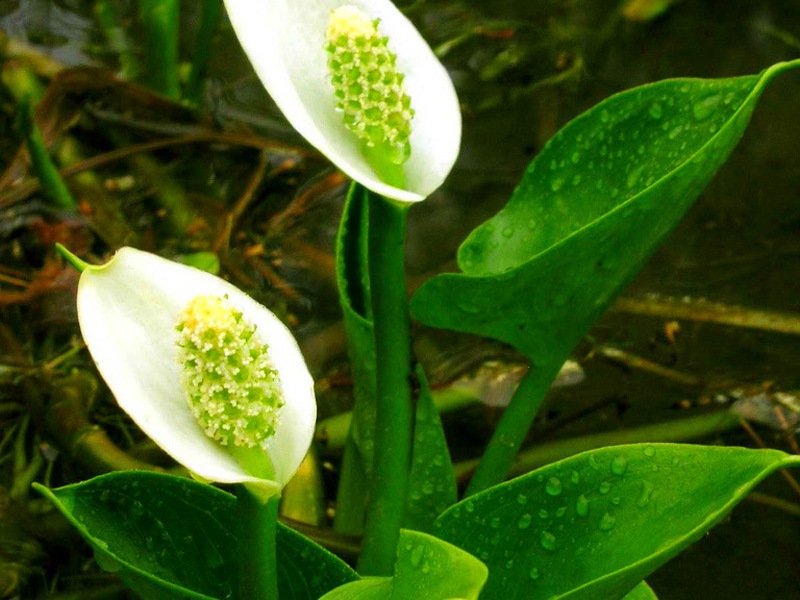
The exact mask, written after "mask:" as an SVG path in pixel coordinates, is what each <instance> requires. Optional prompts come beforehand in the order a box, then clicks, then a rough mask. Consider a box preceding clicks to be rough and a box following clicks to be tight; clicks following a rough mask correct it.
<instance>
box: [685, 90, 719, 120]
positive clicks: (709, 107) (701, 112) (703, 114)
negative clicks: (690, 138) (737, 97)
mask: <svg viewBox="0 0 800 600" xmlns="http://www.w3.org/2000/svg"><path fill="white" fill-rule="evenodd" d="M721 100H722V94H715V95H713V96H709V97H708V98H706V99H704V100H701V101H700V102H696V103H695V105H694V107H692V114H693V115H694V118H695V119H697V120H698V121H700V120H702V119H707V118H708V117H710V116H711V114H712V113H713V112H714V109H715V108H716V107H717V105H718V104H719V103H720V101H721Z"/></svg>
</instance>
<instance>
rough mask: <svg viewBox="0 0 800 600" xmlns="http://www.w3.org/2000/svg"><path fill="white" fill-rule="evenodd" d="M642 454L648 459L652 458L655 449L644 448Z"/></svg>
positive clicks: (651, 447) (650, 447)
mask: <svg viewBox="0 0 800 600" xmlns="http://www.w3.org/2000/svg"><path fill="white" fill-rule="evenodd" d="M642 452H644V455H645V456H647V457H648V458H653V457H654V456H655V455H656V449H655V448H653V446H646V447H645V449H644V450H643V451H642Z"/></svg>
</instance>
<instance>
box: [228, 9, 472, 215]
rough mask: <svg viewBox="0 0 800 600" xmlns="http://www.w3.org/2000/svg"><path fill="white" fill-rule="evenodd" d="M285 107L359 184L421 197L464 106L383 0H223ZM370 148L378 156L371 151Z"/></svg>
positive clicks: (440, 165) (418, 39)
mask: <svg viewBox="0 0 800 600" xmlns="http://www.w3.org/2000/svg"><path fill="white" fill-rule="evenodd" d="M225 5H226V8H227V11H228V16H229V18H230V22H231V24H232V25H233V28H234V31H235V32H236V35H237V36H238V38H239V41H240V43H241V44H242V47H243V48H244V51H245V53H246V54H247V56H248V57H249V58H250V62H251V63H252V64H253V67H254V69H255V71H256V73H257V74H258V76H259V78H260V79H261V81H262V83H263V84H264V86H265V87H266V89H267V91H268V92H269V94H270V95H271V96H272V99H273V100H274V101H275V103H276V104H277V105H278V107H279V108H280V109H281V111H283V114H284V115H285V116H286V118H287V119H288V120H289V122H290V123H291V124H292V125H293V126H294V128H295V129H297V131H298V132H299V133H300V134H302V135H303V136H304V137H305V138H306V139H307V140H308V142H309V143H310V144H312V145H313V146H315V147H316V148H317V149H318V150H319V151H320V152H322V153H323V154H324V155H325V156H327V157H328V158H329V159H330V160H331V161H332V162H333V163H334V164H336V166H338V167H339V168H340V169H341V170H342V171H344V172H345V173H346V174H347V175H348V176H349V177H351V178H352V179H354V180H356V181H358V182H359V183H361V184H362V185H364V186H365V187H366V188H368V189H370V190H372V191H373V192H376V193H378V194H381V195H383V196H385V197H387V198H392V199H394V200H398V201H401V202H417V201H419V200H423V199H424V198H426V197H427V196H428V195H430V194H431V193H432V192H433V191H434V190H435V189H436V188H438V187H439V186H440V185H441V184H442V182H443V181H444V180H445V178H446V177H447V175H448V173H449V172H450V170H451V168H452V167H453V163H454V162H455V160H456V156H457V155H458V150H459V146H460V143H461V113H460V109H459V104H458V98H457V97H456V93H455V90H454V89H453V84H452V82H451V81H450V78H449V76H448V75H447V71H446V70H445V69H444V67H443V66H442V65H441V63H440V62H439V61H438V59H437V58H436V56H435V55H434V53H433V51H432V50H431V48H430V47H429V46H428V44H427V43H426V42H425V40H423V38H422V36H421V35H420V34H419V32H418V31H417V30H416V28H415V27H414V25H412V24H411V22H410V21H409V20H408V19H407V18H406V17H405V16H404V15H403V14H402V13H401V12H400V11H399V10H397V8H396V7H395V6H394V4H392V3H391V2H390V1H389V0H344V2H343V1H342V0H225ZM376 155H377V156H376Z"/></svg>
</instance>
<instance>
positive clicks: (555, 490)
mask: <svg viewBox="0 0 800 600" xmlns="http://www.w3.org/2000/svg"><path fill="white" fill-rule="evenodd" d="M544 489H545V491H546V492H547V493H548V494H550V495H551V496H558V495H559V494H560V493H561V491H562V490H563V489H564V484H562V483H561V480H560V479H559V478H558V477H551V478H550V479H548V480H547V484H546V485H545V486H544Z"/></svg>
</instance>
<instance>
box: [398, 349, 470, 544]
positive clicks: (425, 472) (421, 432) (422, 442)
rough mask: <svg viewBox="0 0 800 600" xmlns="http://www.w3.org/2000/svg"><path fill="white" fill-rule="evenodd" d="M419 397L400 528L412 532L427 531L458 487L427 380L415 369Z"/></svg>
mask: <svg viewBox="0 0 800 600" xmlns="http://www.w3.org/2000/svg"><path fill="white" fill-rule="evenodd" d="M416 375H417V381H418V382H419V397H418V398H417V412H416V416H415V419H414V447H413V450H412V456H413V458H412V461H413V462H412V464H411V475H410V477H409V482H408V503H407V505H406V514H405V519H404V521H403V522H404V524H405V526H406V527H408V528H409V529H414V530H416V531H426V532H427V531H430V529H431V527H432V525H433V522H434V520H436V517H438V516H439V515H440V514H442V513H443V512H444V511H445V509H447V508H448V507H450V506H452V505H453V504H455V503H456V500H457V499H458V486H457V483H456V473H455V469H454V468H453V462H452V461H451V459H450V451H449V450H448V448H447V440H446V439H445V437H444V429H443V428H442V421H441V419H440V418H439V413H438V412H437V410H436V406H435V405H434V404H433V396H432V395H431V389H430V386H429V385H428V380H427V378H426V377H425V373H424V371H423V370H422V367H421V366H419V365H417V369H416Z"/></svg>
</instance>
